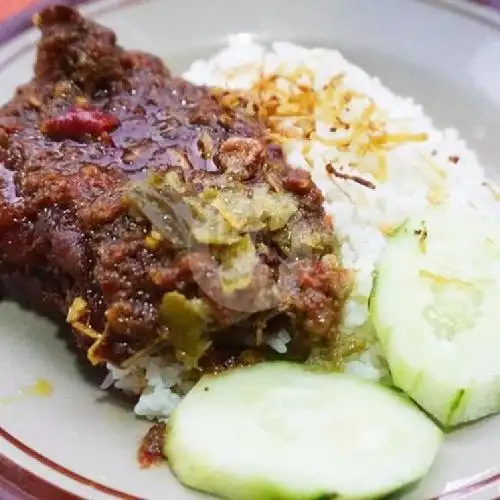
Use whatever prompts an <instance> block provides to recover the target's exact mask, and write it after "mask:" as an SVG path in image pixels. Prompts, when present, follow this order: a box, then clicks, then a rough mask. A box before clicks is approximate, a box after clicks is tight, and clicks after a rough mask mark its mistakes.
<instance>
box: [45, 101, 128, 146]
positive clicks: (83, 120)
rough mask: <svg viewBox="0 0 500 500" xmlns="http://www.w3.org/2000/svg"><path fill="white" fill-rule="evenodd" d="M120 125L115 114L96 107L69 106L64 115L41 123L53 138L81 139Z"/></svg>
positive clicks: (98, 134)
mask: <svg viewBox="0 0 500 500" xmlns="http://www.w3.org/2000/svg"><path fill="white" fill-rule="evenodd" d="M119 125H120V120H119V119H118V118H116V116H113V115H110V114H107V113H103V112H102V111H100V110H97V109H90V108H70V109H69V110H68V111H67V112H66V113H65V114H64V115H61V116H56V117H55V118H49V119H48V120H45V121H44V122H43V123H42V126H41V130H42V132H43V133H44V134H47V135H48V136H50V137H52V138H54V139H59V140H61V139H75V140H77V139H81V138H82V137H85V136H92V137H99V136H101V135H102V134H104V133H109V132H112V131H113V130H115V129H116V128H117V127H118V126H119Z"/></svg>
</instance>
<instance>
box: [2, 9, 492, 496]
mask: <svg viewBox="0 0 500 500" xmlns="http://www.w3.org/2000/svg"><path fill="white" fill-rule="evenodd" d="M80 3H81V10H82V12H84V13H86V14H89V15H91V16H93V17H94V18H96V19H97V20H99V21H100V22H101V23H103V24H106V25H108V26H109V27H111V28H112V29H114V30H116V32H117V34H118V36H119V38H120V40H121V43H122V44H123V45H124V46H126V47H129V48H135V49H141V50H145V51H149V52H154V53H156V54H158V55H160V56H162V57H164V58H165V60H166V61H167V63H168V64H169V66H170V67H171V69H172V70H173V71H174V72H176V73H180V72H182V71H183V70H184V69H186V68H187V67H188V65H189V63H190V62H191V61H192V60H194V59H196V58H199V57H206V56H208V55H210V54H211V53H213V52H214V51H216V50H217V49H218V48H220V47H222V46H223V45H224V44H225V43H226V41H227V39H228V37H229V36H230V35H232V34H236V33H249V34H251V35H253V36H255V37H257V38H258V39H262V40H264V41H266V40H276V39H280V40H291V41H294V42H298V43H302V44H304V45H307V46H324V47H331V48H338V49H340V50H341V51H342V52H343V53H345V55H346V56H347V57H349V58H350V59H351V60H352V61H353V62H355V63H356V64H358V65H360V66H362V67H364V68H365V69H366V70H368V71H369V72H370V73H371V74H374V75H377V76H379V77H380V78H381V79H382V80H383V81H384V82H385V83H386V84H387V85H388V86H389V87H391V88H392V89H393V90H394V91H396V92H398V93H400V94H404V95H411V96H413V97H414V98H415V99H416V100H417V101H419V102H421V103H422V104H423V105H424V107H425V108H426V110H427V112H428V113H429V114H430V115H431V116H433V117H435V119H436V122H437V124H438V126H443V127H444V126H454V127H456V128H458V129H459V130H460V132H461V134H462V135H463V136H464V138H465V139H466V140H467V141H468V142H469V144H470V145H471V146H472V147H473V148H475V149H476V150H477V151H478V154H479V157H480V159H481V160H482V162H483V164H484V165H485V167H486V168H487V169H488V172H489V173H490V175H491V176H492V177H494V178H495V177H496V178H498V177H500V176H499V175H498V174H499V173H500V170H499V169H498V165H499V163H498V158H500V141H498V137H500V122H499V120H498V116H499V112H500V71H499V70H498V68H499V61H500V16H499V15H498V14H496V13H494V12H493V11H491V10H490V9H486V8H482V7H478V6H475V5H471V4H469V3H466V2H460V1H425V0H378V1H377V2H373V0H357V1H356V2H352V1H350V0H335V1H329V0H314V1H309V0H294V1H292V2H291V1H288V0H262V1H261V0H254V1H253V2H242V1H233V2H226V1H225V0H211V1H210V2H199V1H197V0H184V1H183V2H172V1H168V0H144V1H140V0H137V1H117V0H103V1H102V0H101V1H94V2H80ZM12 26H14V25H11V27H7V28H8V30H9V38H8V39H7V37H6V36H5V37H4V39H5V41H4V42H3V44H2V45H1V46H0V101H1V102H4V101H5V100H7V99H8V98H9V96H10V95H11V94H12V92H13V91H14V89H15V87H16V86H17V85H18V84H20V83H22V82H24V81H26V80H28V79H29V78H30V75H31V71H32V62H33V56H34V44H35V42H36V39H37V36H38V35H37V33H36V32H35V31H34V30H31V29H28V30H26V31H23V32H22V33H15V32H16V30H17V31H19V30H20V29H21V28H23V26H24V25H23V23H22V22H18V23H17V24H16V25H15V26H14V28H12ZM7 28H5V29H6V31H5V33H6V32H7ZM0 29H2V28H0ZM2 33H3V32H2ZM0 318H1V321H0V380H2V382H1V384H0V451H1V456H0V475H1V476H2V478H1V479H0V492H1V493H0V497H1V498H9V499H10V498H50V499H57V498H75V497H76V498H84V499H110V498H123V499H135V498H147V499H151V500H156V499H158V500H159V499H164V498H175V499H179V500H184V499H185V500H189V499H195V498H200V495H199V494H197V493H194V492H191V491H188V490H185V489H184V488H182V487H181V486H180V485H179V484H178V483H177V481H176V480H175V479H174V478H173V476H172V475H171V474H170V472H169V470H168V467H167V466H159V467H154V468H151V469H147V470H141V469H140V468H139V466H138V464H137V460H136V452H137V446H138V443H139V441H140V439H141V437H142V436H143V434H144V432H145V431H146V429H147V427H148V423H147V422H142V421H139V420H137V419H136V418H134V415H133V412H132V407H133V404H132V402H130V401H128V400H126V399H124V398H120V397H119V396H117V395H115V394H110V393H107V392H104V391H102V390H100V389H99V383H100V380H101V378H102V376H103V375H102V373H100V372H91V371H89V370H88V369H87V368H85V367H84V366H83V363H81V362H79V361H78V358H77V356H76V354H75V353H74V352H73V351H72V350H71V349H70V347H68V344H67V342H66V341H65V339H64V331H63V328H64V327H61V326H58V325H56V324H54V323H51V322H50V321H48V320H46V319H42V318H40V317H38V316H37V315H36V314H35V313H33V312H30V311H26V310H23V309H21V308H20V307H19V306H17V305H14V304H12V303H9V302H1V303H0ZM498 457H500V417H493V418H489V419H486V420H484V421H481V422H477V423H475V424H473V425H470V426H466V427H463V428H461V429H459V430H457V431H455V432H453V433H452V434H450V435H449V436H448V438H447V441H446V444H445V446H444V447H443V449H442V452H441V453H440V455H439V457H438V460H437V462H436V463H435V465H434V467H433V469H432V471H431V473H430V474H429V475H428V477H426V478H425V480H423V481H422V482H421V483H419V484H418V485H417V486H416V487H414V488H411V489H408V490H407V491H405V492H404V493H403V495H402V497H403V498H408V499H416V500H421V499H426V498H437V497H442V498H461V497H466V496H468V497H471V498H472V497H473V498H479V499H482V498H484V499H490V498H496V497H498V496H499V495H500V492H499V485H500V460H499V458H498ZM2 488H3V491H2Z"/></svg>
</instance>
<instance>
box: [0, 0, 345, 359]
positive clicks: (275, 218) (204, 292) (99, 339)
mask: <svg viewBox="0 0 500 500" xmlns="http://www.w3.org/2000/svg"><path fill="white" fill-rule="evenodd" d="M35 22H36V24H37V26H38V28H39V29H40V30H41V33H42V36H41V39H40V41H39V43H38V54H37V60H36V64H35V76H34V79H33V80H32V81H31V82H30V83H28V84H26V85H23V86H21V87H19V89H18V90H17V92H16V95H15V96H14V97H13V98H12V100H11V101H10V102H9V103H7V104H6V105H5V106H3V108H1V109H0V276H1V278H0V279H1V286H2V292H3V294H4V295H6V296H19V295H20V294H21V295H26V294H28V295H30V296H32V297H35V298H36V299H39V300H41V301H42V302H43V303H44V304H45V307H46V308H47V310H51V311H56V312H57V313H59V314H64V315H66V316H67V321H68V322H69V323H70V324H71V327H72V329H73V331H74V332H75V334H76V338H77V342H78V345H79V346H80V347H81V348H82V349H83V350H84V351H85V352H86V353H87V355H88V357H89V359H90V361H91V362H92V363H101V362H106V361H110V362H113V363H116V364H123V363H125V362H130V360H131V359H135V358H136V357H137V356H140V355H142V354H144V353H145V352H152V351H155V350H158V349H171V350H173V351H175V353H176V355H177V356H178V358H179V359H181V360H182V361H184V362H185V363H186V364H188V365H190V366H198V361H200V360H201V359H202V358H203V357H204V356H206V355H207V353H214V352H217V350H218V349H219V348H220V349H222V348H223V346H230V347H231V349H232V350H233V351H234V349H236V350H238V349H239V350H241V351H243V350H247V349H249V348H250V349H251V348H258V346H263V345H265V343H266V340H267V339H268V338H269V336H270V335H274V334H276V332H278V331H280V330H282V329H283V328H285V329H287V331H288V332H289V333H290V335H291V336H292V338H293V339H294V340H293V342H296V343H297V344H298V345H299V346H300V349H302V352H303V353H304V355H307V352H309V351H310V350H311V349H312V348H313V347H314V346H317V345H319V346H321V347H322V348H324V347H325V346H329V345H332V344H333V343H334V341H335V332H336V329H337V326H338V323H339V319H340V315H341V311H342V306H343V302H344V298H345V295H346V291H347V287H348V279H347V278H348V276H347V273H346V271H345V270H343V269H341V268H340V267H339V266H338V264H337V261H336V259H335V257H334V255H333V254H334V250H335V245H334V239H333V230H332V226H331V221H329V220H328V219H327V218H326V217H325V213H324V211H323V208H322V197H321V194H320V192H319V191H318V189H317V187H316V186H315V185H314V184H313V183H312V181H311V179H310V177H309V175H308V174H306V173H305V172H302V171H297V170H294V169H292V168H291V167H290V166H288V165H287V164H286V162H285V160H284V158H283V154H282V151H281V149H280V148H279V147H278V146H275V145H271V144H268V142H267V140H266V137H265V134H264V131H263V129H262V128H261V127H260V125H259V124H258V123H257V122H256V121H253V120H252V119H250V118H248V117H246V116H245V115H244V114H243V113H241V114H240V113H239V111H238V110H237V109H236V110H230V111H228V110H227V109H224V108H222V107H221V106H220V104H219V102H218V100H217V97H216V95H215V94H214V93H212V92H211V90H210V89H208V88H204V87H198V86H194V85H191V84H189V83H188V82H186V81H184V80H182V79H181V78H176V77H173V76H172V75H171V74H170V72H169V71H168V69H167V68H166V67H165V66H164V64H163V62H162V61H161V60H160V59H159V58H157V57H155V56H152V55H149V54H144V53H139V52H132V51H126V50H124V49H122V48H121V47H120V46H118V45H117V44H116V39H115V35H114V33H113V32H111V31H110V30H108V29H106V28H104V27H101V26H99V25H98V24H95V23H94V22H92V21H90V20H87V19H85V18H83V17H81V16H80V14H79V13H78V12H77V11H75V10H73V9H71V8H68V7H62V6H56V7H50V8H47V9H46V10H44V11H43V12H41V13H40V14H39V15H38V16H37V17H36V20H35Z"/></svg>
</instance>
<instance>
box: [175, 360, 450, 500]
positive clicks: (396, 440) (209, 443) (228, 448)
mask: <svg viewBox="0 0 500 500" xmlns="http://www.w3.org/2000/svg"><path fill="white" fill-rule="evenodd" d="M440 443H441V431H440V430H439V429H438V428H437V426H436V425H435V424H434V423H433V422H432V421H431V420H430V419H428V418H427V417H426V416H425V415H424V414H423V413H422V412H420V410H418V408H417V407H416V406H414V405H413V403H412V402H411V401H410V400H409V399H406V398H405V399H403V398H402V396H401V395H399V394H396V393H395V392H393V391H391V390H390V389H387V388H385V387H383V386H380V385H375V384H373V383H370V382H366V381H363V380H360V379H357V378H354V377H350V376H348V375H344V374H332V373H320V372H312V371H308V370H307V369H306V368H305V367H303V366H301V365H296V364H291V363H284V362H283V363H282V362H276V363H264V364H260V365H257V366H253V367H247V368H236V369H233V370H231V371H228V372H225V373H222V374H220V375H215V376H214V375H211V376H205V377H203V378H202V379H201V381H200V382H199V383H198V384H197V385H196V386H195V387H194V388H193V389H192V390H191V392H190V393H189V394H188V395H187V396H186V398H185V399H184V400H183V401H182V402H181V404H180V405H179V407H178V408H177V409H176V410H175V411H174V414H173V415H172V417H171V418H170V420H169V421H168V430H167V438H166V443H165V454H166V456H167V458H168V461H169V463H170V465H171V467H172V469H173V471H174V473H175V474H176V475H177V477H178V478H179V479H180V481H181V482H182V483H184V484H185V485H187V486H190V487H192V488H196V489H198V490H202V491H205V492H209V493H212V494H216V495H219V496H222V497H225V498H231V499H237V500H266V499H290V500H292V499H319V498H325V497H326V498H329V497H330V496H332V497H333V496H335V498H345V499H348V498H349V499H351V498H352V499H355V498H378V497H380V496H383V495H385V494H387V493H389V492H391V491H394V490H396V489H398V488H400V487H402V486H403V485H406V484H408V483H410V482H413V481H415V480H417V479H419V478H420V477H421V476H422V475H423V474H425V473H426V471H427V470H428V469H429V467H430V466H431V463H432V461H433V459H434V456H435V454H436V452H437V450H438V447H439V445H440Z"/></svg>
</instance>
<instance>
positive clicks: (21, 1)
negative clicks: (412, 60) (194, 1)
mask: <svg viewBox="0 0 500 500" xmlns="http://www.w3.org/2000/svg"><path fill="white" fill-rule="evenodd" d="M36 1H37V0H0V20H2V19H5V18H7V17H9V16H12V15H15V14H17V13H19V12H21V11H22V10H23V9H25V8H26V7H28V6H29V5H30V4H34V3H36ZM473 1H475V2H478V3H482V4H485V5H491V6H493V7H496V8H498V9H500V0H473ZM55 3H57V2H55Z"/></svg>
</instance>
